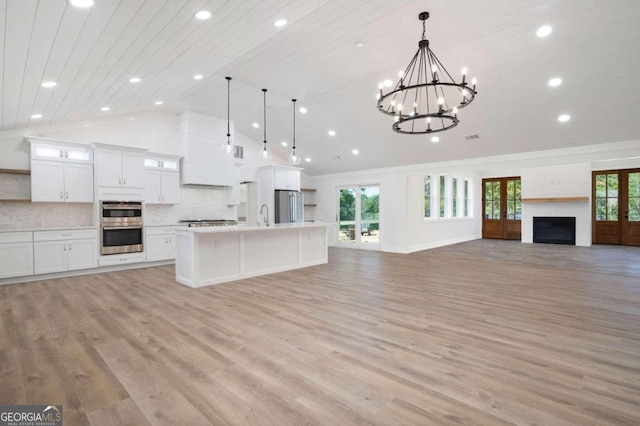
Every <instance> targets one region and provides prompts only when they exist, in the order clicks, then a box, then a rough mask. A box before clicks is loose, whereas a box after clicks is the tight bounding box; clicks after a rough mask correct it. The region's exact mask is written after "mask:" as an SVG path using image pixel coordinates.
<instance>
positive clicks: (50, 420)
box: [0, 405, 62, 426]
mask: <svg viewBox="0 0 640 426" xmlns="http://www.w3.org/2000/svg"><path fill="white" fill-rule="evenodd" d="M0 426H62V405H0Z"/></svg>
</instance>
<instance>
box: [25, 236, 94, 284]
mask: <svg viewBox="0 0 640 426" xmlns="http://www.w3.org/2000/svg"><path fill="white" fill-rule="evenodd" d="M33 240H34V243H33V252H34V272H35V273H36V274H50V273H54V272H63V271H74V270H78V269H89V268H97V267H98V235H97V231H96V230H95V229H82V230H73V231H36V232H34V233H33Z"/></svg>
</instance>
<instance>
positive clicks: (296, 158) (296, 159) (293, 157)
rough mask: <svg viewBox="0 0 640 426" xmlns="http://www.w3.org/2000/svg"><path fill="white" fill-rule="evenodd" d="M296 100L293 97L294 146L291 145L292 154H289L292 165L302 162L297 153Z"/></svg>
mask: <svg viewBox="0 0 640 426" xmlns="http://www.w3.org/2000/svg"><path fill="white" fill-rule="evenodd" d="M296 100H297V99H291V102H293V146H292V147H291V154H289V164H291V165H292V166H297V165H298V164H300V156H299V155H298V154H296Z"/></svg>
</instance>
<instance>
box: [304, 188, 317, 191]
mask: <svg viewBox="0 0 640 426" xmlns="http://www.w3.org/2000/svg"><path fill="white" fill-rule="evenodd" d="M300 191H303V192H316V191H317V189H315V188H300Z"/></svg>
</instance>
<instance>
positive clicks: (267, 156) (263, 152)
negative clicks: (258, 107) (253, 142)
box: [260, 89, 272, 161]
mask: <svg viewBox="0 0 640 426" xmlns="http://www.w3.org/2000/svg"><path fill="white" fill-rule="evenodd" d="M262 93H263V108H264V123H263V124H264V142H262V147H261V148H260V158H262V159H263V160H265V161H268V160H271V157H272V155H271V151H270V150H269V148H267V89H262Z"/></svg>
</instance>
